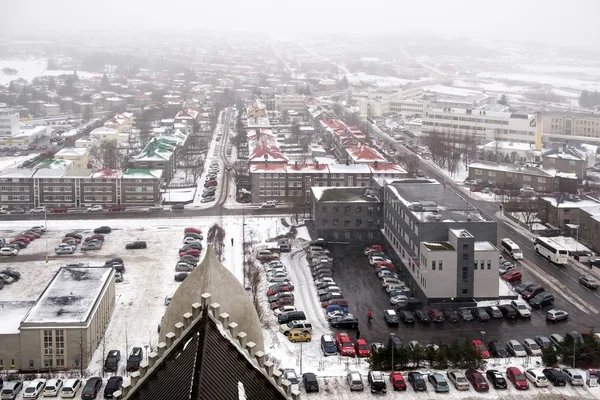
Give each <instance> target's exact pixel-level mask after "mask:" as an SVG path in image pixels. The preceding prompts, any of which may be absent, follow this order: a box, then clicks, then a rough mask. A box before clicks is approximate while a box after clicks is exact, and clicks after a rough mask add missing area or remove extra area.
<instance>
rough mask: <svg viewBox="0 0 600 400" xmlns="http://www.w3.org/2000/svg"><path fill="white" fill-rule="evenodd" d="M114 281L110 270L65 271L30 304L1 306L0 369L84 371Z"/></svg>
mask: <svg viewBox="0 0 600 400" xmlns="http://www.w3.org/2000/svg"><path fill="white" fill-rule="evenodd" d="M114 276H115V271H114V269H113V268H103V267H82V268H70V267H63V268H60V269H59V270H58V272H57V273H56V275H55V276H54V278H53V279H52V281H51V282H50V283H49V284H48V286H47V287H46V289H45V290H44V292H43V293H42V294H41V295H40V297H39V299H38V300H37V301H36V302H35V303H34V304H32V302H4V303H2V305H3V307H2V308H1V309H0V319H2V321H4V323H3V325H4V326H3V328H2V329H0V366H3V368H5V369H11V370H20V371H48V370H57V369H59V370H60V369H72V368H87V366H88V363H89V361H90V359H91V357H92V354H93V353H94V351H95V350H96V348H97V347H98V345H99V344H100V341H101V339H102V336H103V335H104V331H105V329H106V327H107V326H108V322H109V321H110V317H111V315H112V312H113V310H114V307H115V278H114Z"/></svg>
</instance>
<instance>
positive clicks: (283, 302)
mask: <svg viewBox="0 0 600 400" xmlns="http://www.w3.org/2000/svg"><path fill="white" fill-rule="evenodd" d="M293 305H294V298H293V297H282V298H281V299H277V301H274V302H272V303H271V310H274V309H276V308H279V307H281V306H293Z"/></svg>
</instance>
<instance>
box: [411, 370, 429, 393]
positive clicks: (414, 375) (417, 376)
mask: <svg viewBox="0 0 600 400" xmlns="http://www.w3.org/2000/svg"><path fill="white" fill-rule="evenodd" d="M408 381H409V382H410V384H411V385H412V388H413V390H414V391H415V392H424V391H426V390H427V384H426V383H425V379H423V375H421V373H420V372H414V371H413V372H409V373H408Z"/></svg>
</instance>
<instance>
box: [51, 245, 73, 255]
mask: <svg viewBox="0 0 600 400" xmlns="http://www.w3.org/2000/svg"><path fill="white" fill-rule="evenodd" d="M54 252H55V253H56V254H73V253H75V247H73V246H68V245H67V246H59V247H57V248H55V249H54Z"/></svg>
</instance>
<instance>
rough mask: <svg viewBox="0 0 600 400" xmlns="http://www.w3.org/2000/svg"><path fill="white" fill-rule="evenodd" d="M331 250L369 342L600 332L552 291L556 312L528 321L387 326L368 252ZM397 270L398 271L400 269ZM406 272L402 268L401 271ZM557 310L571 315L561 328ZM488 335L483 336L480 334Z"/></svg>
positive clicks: (594, 318) (385, 304)
mask: <svg viewBox="0 0 600 400" xmlns="http://www.w3.org/2000/svg"><path fill="white" fill-rule="evenodd" d="M329 249H330V250H331V252H332V255H333V256H334V259H335V263H334V279H335V282H336V283H337V284H338V286H340V288H341V289H342V291H343V293H344V296H345V298H346V299H347V300H348V302H349V303H350V311H351V312H352V313H353V314H354V315H355V316H357V317H358V318H359V320H360V331H361V336H362V337H364V338H366V339H367V340H368V341H369V342H387V338H388V336H389V333H390V332H394V333H395V334H397V335H398V336H400V337H401V338H402V340H403V341H404V343H407V342H408V341H411V340H418V341H419V342H421V343H424V344H427V343H432V344H440V343H450V342H452V341H454V340H456V339H481V338H482V336H483V337H484V339H485V342H488V341H489V340H492V339H497V340H500V341H501V342H506V341H508V340H511V339H517V340H519V341H522V340H523V339H525V338H529V337H533V336H536V335H547V336H548V335H550V334H552V333H559V334H561V335H564V334H565V332H567V331H572V330H575V331H578V332H583V331H589V330H590V329H593V328H594V327H598V328H600V318H599V316H598V314H593V313H587V312H585V311H583V310H581V309H580V308H578V307H575V306H573V304H572V303H571V302H569V301H567V299H565V297H563V296H562V294H561V293H560V292H554V296H555V299H556V300H555V302H554V305H553V307H546V308H544V309H542V310H537V309H535V310H532V316H531V318H530V319H517V320H516V321H515V322H512V321H509V320H506V319H500V320H490V321H488V322H480V321H476V320H475V321H470V322H465V321H459V322H458V323H450V322H448V321H445V322H442V323H433V322H432V323H429V324H420V323H419V322H416V323H415V324H413V325H404V324H402V323H400V324H399V325H398V327H395V326H387V325H386V324H385V322H384V320H383V317H382V313H383V310H384V309H389V308H393V307H392V306H391V305H390V303H389V297H388V295H387V293H386V292H385V291H384V290H382V288H381V281H380V279H379V278H378V277H377V275H376V273H375V270H374V268H373V267H371V266H370V265H369V264H368V262H367V258H366V257H365V256H364V254H363V251H364V247H362V246H358V245H352V246H350V245H330V247H329ZM397 269H398V267H397ZM401 270H402V267H400V271H401ZM526 281H532V282H536V281H538V279H537V277H535V276H532V275H531V274H529V273H528V272H527V271H524V272H523V282H526ZM548 291H550V289H548ZM550 308H558V309H562V310H565V311H567V312H568V313H569V319H568V321H563V322H559V323H556V324H555V323H550V322H546V318H545V311H546V310H548V309H550ZM369 309H370V310H372V312H373V321H372V322H371V323H370V324H369V323H368V322H367V311H368V310H369ZM482 331H483V332H485V334H482V333H481V332H482ZM598 331H600V329H598Z"/></svg>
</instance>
